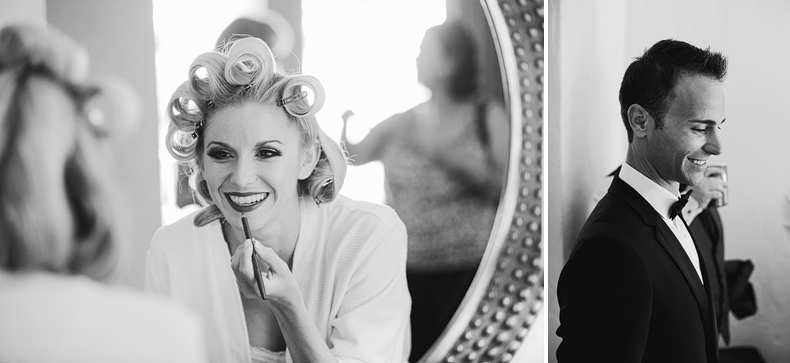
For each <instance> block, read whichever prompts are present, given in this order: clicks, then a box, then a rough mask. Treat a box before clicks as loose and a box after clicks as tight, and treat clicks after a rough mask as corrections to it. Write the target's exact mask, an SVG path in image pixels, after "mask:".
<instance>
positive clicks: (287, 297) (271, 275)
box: [230, 239, 299, 303]
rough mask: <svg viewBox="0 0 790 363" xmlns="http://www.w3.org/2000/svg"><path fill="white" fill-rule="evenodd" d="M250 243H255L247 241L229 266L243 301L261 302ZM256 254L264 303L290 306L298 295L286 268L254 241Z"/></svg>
mask: <svg viewBox="0 0 790 363" xmlns="http://www.w3.org/2000/svg"><path fill="white" fill-rule="evenodd" d="M252 241H254V240H249V239H248V240H246V241H244V243H242V244H240V245H239V247H238V248H236V252H235V253H234V254H233V256H232V257H231V258H230V264H231V267H232V268H233V273H234V274H235V275H236V283H237V284H238V285H239V290H240V291H241V292H242V294H244V297H246V298H248V299H260V298H261V294H260V293H259V292H258V285H257V283H256V282H255V274H254V272H253V266H252V249H253V244H252V243H251V242H252ZM255 252H256V253H257V254H258V261H257V262H258V267H259V268H260V271H261V284H262V285H263V288H264V291H265V292H266V297H267V299H268V300H271V301H272V302H274V303H283V302H288V301H291V302H293V301H294V298H296V297H297V295H298V291H299V287H298V285H297V283H296V278H295V277H294V275H293V273H291V270H290V269H289V268H288V264H287V263H285V261H283V260H282V259H281V258H280V256H278V255H277V253H275V252H274V250H272V249H271V248H269V247H266V246H264V245H262V244H261V243H260V242H258V241H255Z"/></svg>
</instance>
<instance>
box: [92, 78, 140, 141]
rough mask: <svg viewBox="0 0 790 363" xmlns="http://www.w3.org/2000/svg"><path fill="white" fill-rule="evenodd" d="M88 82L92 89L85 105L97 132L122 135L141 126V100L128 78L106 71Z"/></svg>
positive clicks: (114, 135)
mask: <svg viewBox="0 0 790 363" xmlns="http://www.w3.org/2000/svg"><path fill="white" fill-rule="evenodd" d="M86 86H87V87H89V88H90V89H91V90H92V93H91V97H89V98H88V100H87V101H86V103H85V104H84V106H83V107H84V109H85V113H86V115H87V119H88V120H87V121H88V124H89V125H90V127H91V128H92V129H93V130H94V132H95V133H96V134H97V135H99V136H113V137H122V136H126V135H129V134H131V133H132V131H133V130H134V129H136V128H137V127H138V125H139V121H140V110H141V109H142V107H141V104H142V103H141V101H140V97H139V96H138V95H137V93H136V92H135V91H134V89H132V87H131V86H130V85H129V84H128V83H127V82H125V81H124V80H123V79H121V78H118V77H114V76H109V75H105V76H102V77H100V78H91V79H89V82H88V83H86Z"/></svg>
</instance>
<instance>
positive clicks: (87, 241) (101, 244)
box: [0, 25, 118, 279]
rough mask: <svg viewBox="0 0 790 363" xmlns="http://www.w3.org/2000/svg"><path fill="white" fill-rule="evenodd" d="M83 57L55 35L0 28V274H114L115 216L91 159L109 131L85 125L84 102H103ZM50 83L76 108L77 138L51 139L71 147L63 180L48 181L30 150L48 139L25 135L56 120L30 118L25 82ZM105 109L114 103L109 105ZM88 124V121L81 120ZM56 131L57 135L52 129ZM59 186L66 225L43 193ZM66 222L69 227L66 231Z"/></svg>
mask: <svg viewBox="0 0 790 363" xmlns="http://www.w3.org/2000/svg"><path fill="white" fill-rule="evenodd" d="M87 75H88V56H87V53H86V52H85V51H84V50H83V49H82V48H81V47H80V46H79V45H77V44H76V43H75V42H74V41H72V40H71V39H69V38H68V37H66V36H65V35H63V34H61V33H59V32H57V31H56V30H55V29H48V30H43V29H38V28H34V27H30V26H25V25H13V26H7V27H5V28H3V29H2V30H0V135H2V136H0V235H2V237H1V238H0V268H1V269H3V270H6V271H11V272H21V271H32V270H47V271H51V272H59V273H70V274H84V275H87V276H89V277H92V278H95V279H102V278H106V277H108V276H109V275H111V273H112V272H114V267H115V266H116V263H117V259H118V254H117V252H118V248H117V247H118V246H117V243H118V242H117V239H118V236H117V234H116V225H117V220H116V218H115V215H116V213H114V210H113V204H114V203H111V201H112V199H111V195H112V193H111V191H110V190H108V188H110V187H111V185H110V183H109V182H108V181H107V180H105V178H106V175H105V174H106V172H105V169H106V168H102V165H101V163H99V160H97V159H96V157H97V155H101V154H102V153H101V152H99V151H98V148H99V146H100V145H99V144H98V143H97V139H98V136H104V135H106V134H108V133H109V132H110V131H112V130H111V129H112V128H113V126H112V125H110V124H109V123H108V122H109V121H110V120H109V119H106V120H105V119H96V118H93V119H91V118H90V117H88V116H87V113H85V108H86V104H87V103H89V101H91V100H96V98H97V97H98V98H102V97H108V95H107V94H106V93H105V92H104V89H103V88H102V86H101V85H100V84H99V83H95V84H92V83H91V82H90V81H88V79H87ZM34 78H35V79H41V80H44V81H47V82H51V83H52V84H53V85H55V86H57V87H60V88H61V89H63V90H64V91H65V92H66V94H67V95H69V96H70V100H71V101H72V102H73V103H74V104H75V110H77V112H78V113H79V112H81V111H82V113H84V115H83V116H85V117H84V118H85V120H83V118H77V119H78V120H77V121H78V122H77V123H76V125H75V128H76V130H75V132H74V133H72V134H70V135H57V139H58V140H60V141H61V142H62V143H64V144H66V145H73V146H71V151H70V153H69V155H68V156H67V157H66V158H65V159H66V161H65V166H64V168H63V177H62V179H59V180H46V179H45V178H43V177H42V175H44V173H45V170H44V169H43V168H44V167H45V165H41V163H36V162H34V159H35V158H33V157H32V155H31V154H32V153H31V152H30V150H44V149H46V148H47V147H49V146H50V145H47V144H45V141H44V140H47V139H48V138H47V137H40V136H42V135H40V134H34V133H33V132H31V126H32V125H34V124H39V125H42V126H43V127H41V129H43V130H45V132H46V131H47V130H55V128H54V127H51V126H52V125H54V123H55V122H62V121H61V120H59V119H56V120H53V119H46V118H43V119H32V118H30V117H31V107H32V104H33V103H32V102H33V100H34V99H36V98H37V97H40V96H38V95H37V93H35V92H33V90H32V89H31V88H30V82H29V81H30V80H31V79H34ZM110 93H112V92H110ZM108 101H109V103H110V104H112V103H117V101H118V100H108ZM81 121H87V122H81ZM52 132H55V131H52ZM52 183H62V187H63V188H64V190H65V191H66V199H67V201H66V202H67V203H68V207H69V210H70V211H71V219H68V218H64V216H62V215H57V213H55V212H53V211H52V210H51V208H48V205H49V204H50V201H48V200H46V196H45V195H42V194H43V192H42V191H43V190H45V189H44V188H45V187H47V186H51V185H54V184H52ZM68 222H72V223H73V225H71V226H69V225H68Z"/></svg>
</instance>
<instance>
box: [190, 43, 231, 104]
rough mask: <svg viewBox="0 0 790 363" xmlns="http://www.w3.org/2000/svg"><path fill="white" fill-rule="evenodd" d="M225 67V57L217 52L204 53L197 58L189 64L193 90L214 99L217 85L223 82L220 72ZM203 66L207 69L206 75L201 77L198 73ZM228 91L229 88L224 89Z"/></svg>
mask: <svg viewBox="0 0 790 363" xmlns="http://www.w3.org/2000/svg"><path fill="white" fill-rule="evenodd" d="M224 67H225V57H224V56H223V55H222V54H219V53H216V52H209V53H203V54H201V55H199V56H198V57H197V58H195V61H193V62H192V64H191V65H190V66H189V85H190V86H191V87H192V92H194V93H196V94H197V95H198V97H200V98H203V99H213V98H215V97H217V93H218V92H217V91H218V90H217V89H216V87H217V86H221V85H222V84H223V82H221V81H220V80H219V74H218V73H221V70H222V69H223V68H224ZM201 68H203V69H205V70H206V77H205V78H201V77H199V76H198V75H197V72H198V70H200V69H201ZM224 91H225V92H227V90H224Z"/></svg>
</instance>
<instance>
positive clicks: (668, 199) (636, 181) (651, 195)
mask: <svg viewBox="0 0 790 363" xmlns="http://www.w3.org/2000/svg"><path fill="white" fill-rule="evenodd" d="M619 177H620V179H622V180H623V181H624V182H625V183H626V184H628V185H630V186H631V188H634V190H636V192H637V193H639V195H641V196H642V198H645V200H646V201H647V202H648V203H649V204H650V206H652V207H653V209H655V210H656V212H658V214H660V215H661V216H662V217H664V219H669V208H670V207H671V206H672V204H674V203H675V202H677V201H678V198H679V196H678V195H675V194H672V193H671V192H670V191H668V190H666V189H664V188H663V187H661V186H660V185H658V184H657V183H656V182H654V181H652V180H650V179H649V178H648V177H646V176H644V175H643V174H642V173H640V172H639V171H637V170H636V169H634V168H633V167H632V166H631V165H628V163H623V166H622V168H620V174H619Z"/></svg>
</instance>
